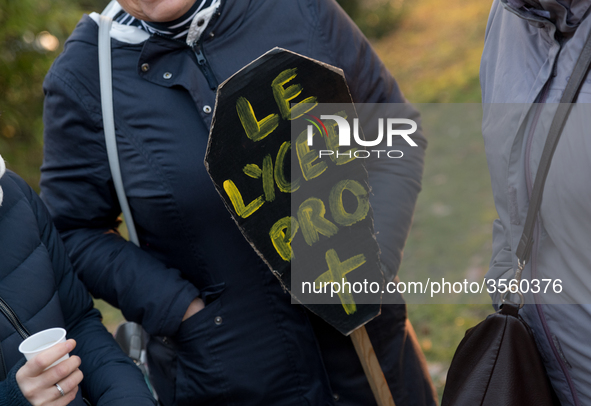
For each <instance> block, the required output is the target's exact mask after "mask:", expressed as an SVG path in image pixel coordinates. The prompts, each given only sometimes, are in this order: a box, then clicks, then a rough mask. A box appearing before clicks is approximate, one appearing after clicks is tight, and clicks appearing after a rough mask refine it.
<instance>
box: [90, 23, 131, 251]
mask: <svg viewBox="0 0 591 406" xmlns="http://www.w3.org/2000/svg"><path fill="white" fill-rule="evenodd" d="M112 23H113V20H112V19H111V18H110V17H108V16H106V15H101V16H100V17H99V33H98V60H99V76H100V89H101V107H102V111H103V129H104V131H105V143H106V146H107V156H108V159H109V167H110V168H111V177H112V178H113V184H114V185H115V191H116V192H117V198H118V199H119V206H120V207H121V211H122V213H123V218H124V219H125V224H126V225H127V230H128V232H129V240H130V241H131V242H133V243H134V244H135V245H137V246H138V247H139V245H140V243H139V239H138V236H137V232H136V230H135V224H134V222H133V217H132V216H131V210H130V208H129V203H128V202H127V196H125V189H124V187H123V179H122V177H121V167H120V166H119V154H118V152H117V139H116V138H115V118H114V115H113V80H112V72H111V36H110V31H111V24H112Z"/></svg>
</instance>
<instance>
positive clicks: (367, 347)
mask: <svg viewBox="0 0 591 406" xmlns="http://www.w3.org/2000/svg"><path fill="white" fill-rule="evenodd" d="M351 340H353V345H354V346H355V351H357V356H358V357H359V360H360V361H361V365H362V366H363V371H365V376H366V377H367V380H368V381H369V386H371V391H372V392H373V395H374V397H375V398H376V402H377V403H378V406H396V404H395V403H394V399H393V398H392V393H390V387H389V386H388V382H386V377H385V376H384V372H382V367H380V363H379V362H378V358H377V357H376V352H375V351H374V349H373V345H371V341H369V336H368V335H367V330H366V329H365V326H361V327H359V328H358V329H357V330H355V331H353V332H352V333H351Z"/></svg>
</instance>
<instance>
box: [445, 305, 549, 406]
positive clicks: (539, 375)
mask: <svg viewBox="0 0 591 406" xmlns="http://www.w3.org/2000/svg"><path fill="white" fill-rule="evenodd" d="M518 311H519V307H518V306H515V305H512V304H504V305H503V307H502V308H501V310H500V311H499V312H497V313H493V314H491V315H490V316H488V317H487V318H486V319H485V320H484V321H482V322H480V324H478V325H476V326H474V327H472V328H471V329H469V330H468V331H466V336H465V337H464V339H463V340H462V342H461V343H460V345H459V346H458V349H457V350H456V353H455V355H454V358H453V360H452V363H451V368H450V369H449V372H448V374H447V384H446V386H445V391H444V393H443V401H442V402H441V406H451V405H471V406H472V405H482V406H487V405H490V406H505V405H523V406H529V405H535V406H553V405H560V402H559V401H558V398H557V397H556V394H555V393H554V391H553V389H552V386H551V385H550V380H549V379H548V376H547V374H546V370H545V368H544V364H543V362H542V359H541V357H540V353H539V352H538V349H537V347H536V343H535V341H534V338H533V335H532V333H531V331H530V328H529V327H528V325H527V324H526V323H525V321H523V319H522V318H521V317H520V316H519V315H518Z"/></svg>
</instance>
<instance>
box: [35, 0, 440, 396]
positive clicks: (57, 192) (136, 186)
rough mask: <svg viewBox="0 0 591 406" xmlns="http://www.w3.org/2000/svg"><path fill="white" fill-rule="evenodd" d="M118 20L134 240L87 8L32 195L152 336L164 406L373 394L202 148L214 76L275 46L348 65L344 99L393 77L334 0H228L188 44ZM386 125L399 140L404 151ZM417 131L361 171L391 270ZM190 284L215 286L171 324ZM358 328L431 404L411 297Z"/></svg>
mask: <svg viewBox="0 0 591 406" xmlns="http://www.w3.org/2000/svg"><path fill="white" fill-rule="evenodd" d="M119 28H120V29H121V30H125V33H126V35H125V36H122V37H119V39H116V38H113V40H112V62H113V69H112V71H113V100H114V111H115V127H116V133H117V134H116V136H117V143H118V148H119V160H120V162H121V170H122V177H123V182H124V186H125V191H126V194H127V198H128V200H129V204H130V206H131V211H132V212H133V216H134V220H135V225H136V228H137V231H138V234H139V240H140V245H141V247H140V248H138V247H137V246H135V245H134V244H132V243H130V242H127V241H125V240H124V239H123V238H122V237H121V236H119V235H118V234H117V231H116V230H117V226H118V217H119V214H120V213H121V210H120V207H119V204H118V201H117V197H116V195H115V193H114V188H113V182H112V179H111V173H110V170H109V165H108V159H107V153H106V149H105V139H104V132H103V128H102V126H103V124H102V113H101V102H100V89H99V74H98V58H97V53H98V52H97V35H98V33H97V31H98V27H97V24H96V23H95V21H93V20H92V18H91V17H88V16H85V17H83V18H82V20H81V21H80V23H79V24H78V26H77V27H76V29H75V31H74V32H73V33H72V35H71V37H70V38H69V39H68V41H67V42H66V44H65V48H64V52H63V53H62V55H60V56H59V57H58V58H57V59H56V61H55V63H54V65H53V66H52V68H51V69H50V71H49V73H48V75H47V78H46V81H45V84H44V90H45V94H46V99H45V111H44V122H45V157H44V164H43V167H42V176H41V191H42V198H43V199H44V201H45V203H46V204H47V206H48V209H49V211H50V213H51V215H52V217H53V219H54V221H55V224H56V227H57V228H58V229H59V230H60V233H61V235H62V237H63V238H64V241H65V244H66V247H67V249H68V252H69V254H70V256H71V258H72V262H73V264H74V268H75V269H76V272H78V274H79V275H80V278H81V279H82V281H83V282H84V284H85V285H86V286H87V287H88V289H89V290H90V291H91V292H92V294H93V295H95V296H96V297H100V298H103V299H105V300H106V301H108V302H109V303H111V304H113V305H114V306H117V307H119V308H120V309H121V310H122V312H123V314H124V316H125V317H126V318H127V319H128V320H132V321H135V322H138V323H140V324H142V325H143V326H144V328H145V329H146V331H148V333H150V334H151V335H152V338H153V340H151V341H150V343H149V346H148V355H149V357H150V358H149V360H150V361H151V364H150V367H151V369H150V370H151V373H153V376H154V377H155V378H156V379H155V382H154V385H155V387H156V390H157V392H158V393H159V395H160V400H161V401H162V403H163V404H164V405H166V406H169V405H175V406H176V405H181V406H182V405H191V406H192V405H194V404H199V405H203V406H210V405H216V406H217V405H240V406H245V405H252V406H258V405H281V406H287V405H290V406H296V405H297V406H299V405H308V406H316V405H335V404H338V405H345V406H371V405H375V401H374V400H373V395H372V393H371V389H370V386H369V384H368V381H367V379H366V377H365V375H364V373H363V369H362V367H361V363H360V362H359V359H358V357H357V355H356V353H355V350H354V348H353V345H352V343H351V339H349V338H348V337H345V336H343V335H342V334H340V333H339V332H338V331H337V330H335V329H334V328H332V327H330V326H328V325H327V324H326V323H323V322H322V321H321V320H318V318H316V317H314V316H312V315H310V314H309V313H308V312H306V311H305V309H304V308H303V307H302V306H299V305H293V304H291V300H290V295H289V294H287V293H286V292H285V291H284V290H283V289H282V288H281V285H280V283H279V281H278V280H277V278H276V277H275V276H274V275H273V274H272V273H271V272H270V271H269V268H268V267H267V266H266V265H265V264H264V263H263V262H262V261H261V260H260V258H259V257H258V255H257V254H256V253H255V251H254V250H253V249H252V247H251V246H250V244H249V243H248V242H247V241H246V240H245V238H244V237H243V236H242V234H241V233H240V231H239V230H238V228H237V227H236V224H235V223H234V221H233V220H232V219H231V217H230V215H229V213H228V211H227V210H226V207H225V206H224V204H223V202H222V200H221V199H220V196H219V195H218V193H217V191H216V189H215V188H214V186H213V184H212V182H211V179H210V177H209V175H208V174H207V172H206V170H205V167H204V165H203V158H204V155H205V150H206V148H207V140H208V134H209V128H210V126H211V121H212V114H211V113H212V110H213V109H212V107H213V106H214V105H215V97H216V92H215V87H216V86H215V85H216V83H221V82H222V81H224V80H226V79H227V78H228V77H230V76H231V75H232V74H234V73H235V72H236V71H238V70H239V69H241V68H242V67H243V66H245V65H246V64H248V63H250V62H251V61H253V60H254V59H255V58H257V57H259V56H260V55H262V54H263V53H265V52H267V51H269V50H270V49H272V48H273V47H276V46H279V47H282V48H285V49H288V50H290V51H293V52H296V53H299V54H302V55H305V56H308V57H311V58H314V59H317V60H320V61H322V62H326V63H329V64H331V65H334V66H337V67H339V68H342V69H343V70H344V72H345V75H346V78H347V82H348V83H349V87H350V90H351V95H352V96H353V99H354V101H355V102H363V103H403V102H405V100H404V98H403V96H402V94H401V93H400V90H399V88H398V86H397V84H396V82H395V81H394V79H393V78H392V76H391V75H390V74H389V73H388V71H387V70H386V68H385V67H384V65H383V64H382V63H381V61H380V60H379V58H378V57H377V55H376V54H375V52H374V51H373V50H372V48H371V46H370V45H369V43H368V42H367V40H366V39H365V37H364V36H363V35H362V34H361V32H360V31H359V30H358V29H357V27H355V25H354V24H353V23H352V21H351V20H350V19H349V18H348V17H347V15H346V14H345V13H344V12H343V10H342V9H340V8H339V6H338V5H337V4H336V2H335V1H334V0H298V1H295V0H224V1H222V9H221V10H220V13H219V15H216V16H215V17H214V18H213V19H212V20H211V21H210V23H209V24H208V25H207V26H206V30H205V32H204V34H203V38H204V39H203V40H202V41H201V40H200V43H199V46H198V47H196V48H195V49H191V48H189V47H188V46H187V45H186V44H185V43H183V42H180V41H175V40H171V39H167V38H164V37H162V36H158V35H152V36H150V35H147V34H146V35H145V36H144V38H143V39H142V38H140V40H139V41H138V42H136V43H134V42H133V41H131V39H130V37H131V33H132V32H133V30H134V28H132V27H127V26H125V27H119ZM126 41H127V42H126ZM196 53H197V55H196ZM198 58H200V59H198ZM212 88H213V89H212ZM269 90H270V88H269ZM298 101H299V100H298ZM267 114H268V113H267ZM397 138H399V140H397V141H396V143H394V145H393V148H394V149H399V148H402V149H404V148H405V147H404V146H401V145H399V144H397V143H398V141H401V142H402V143H404V144H406V142H405V141H404V140H402V138H401V137H397ZM413 139H415V140H416V142H417V143H418V144H419V145H420V147H419V148H410V147H409V148H408V151H407V150H405V152H404V154H405V160H390V161H399V162H396V163H393V162H385V161H383V160H381V161H383V162H375V165H372V166H371V168H369V172H370V185H372V192H373V195H372V198H371V199H372V200H371V203H372V207H373V210H374V220H375V224H376V231H377V232H379V234H377V238H378V243H380V247H381V249H382V256H381V260H382V261H383V262H384V264H385V265H386V267H387V268H388V269H389V271H390V274H391V275H392V276H393V275H394V274H395V273H396V272H397V270H398V267H399V264H400V260H401V254H402V249H403V247H404V242H405V239H406V236H407V235H408V231H409V227H410V222H411V218H412V213H413V210H414V205H415V201H416V198H417V194H418V192H419V190H420V181H421V176H422V170H423V156H424V148H425V146H426V141H425V138H424V137H423V136H422V134H420V133H418V132H417V133H416V134H413ZM406 146H408V145H406ZM199 292H201V294H202V296H203V297H205V296H208V297H209V298H211V299H212V300H211V301H210V303H207V304H206V306H205V308H204V309H203V310H201V311H200V312H199V313H197V314H196V315H194V316H193V317H191V318H189V319H188V320H186V321H184V322H182V323H181V320H182V318H183V315H184V314H185V311H186V310H187V307H188V305H189V303H190V302H191V301H192V300H193V299H194V298H195V297H197V296H198V295H199ZM367 330H368V333H369V335H370V338H371V340H372V342H373V345H374V348H375V349H376V352H377V354H378V358H379V359H380V361H381V364H382V368H383V369H384V373H385V375H386V377H387V379H388V381H389V383H390V387H391V389H392V393H393V394H394V399H395V401H396V404H397V405H399V406H408V405H415V406H418V405H421V406H422V405H431V404H434V403H435V400H434V397H433V392H432V388H431V385H430V381H429V377H428V373H427V371H426V368H425V365H424V363H423V359H422V358H421V354H420V349H419V348H418V345H417V343H416V340H415V338H414V335H412V333H411V332H410V331H409V330H408V329H407V324H406V309H405V307H404V305H390V306H384V308H383V312H382V315H381V316H379V317H377V318H376V319H375V320H373V321H372V322H370V323H369V324H368V325H367ZM335 399H338V403H337V402H336V401H335Z"/></svg>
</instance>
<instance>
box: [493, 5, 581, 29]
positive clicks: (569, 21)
mask: <svg viewBox="0 0 591 406" xmlns="http://www.w3.org/2000/svg"><path fill="white" fill-rule="evenodd" d="M501 3H503V6H504V7H505V8H506V9H507V10H509V11H511V12H512V13H514V14H516V15H518V16H519V17H521V18H524V19H526V20H529V21H530V22H532V23H534V25H536V24H535V23H538V24H540V23H541V24H544V23H546V22H550V23H551V24H553V25H554V26H555V27H556V30H557V31H559V32H560V33H562V34H563V35H566V36H570V35H572V34H573V33H574V32H575V31H576V29H577V27H578V26H579V25H580V24H581V22H582V21H583V19H584V18H586V17H587V14H588V13H589V11H590V10H591V2H589V1H581V0H560V1H558V0H501ZM521 3H524V5H523V6H521V7H518V6H519V5H520V4H521ZM543 15H547V16H548V17H547V18H545V17H544V16H543ZM540 28H541V27H540Z"/></svg>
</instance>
